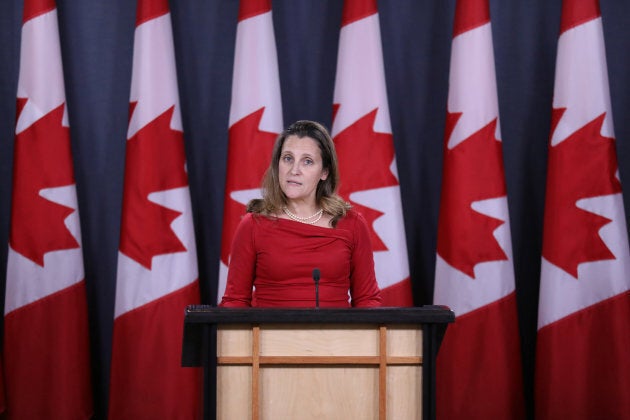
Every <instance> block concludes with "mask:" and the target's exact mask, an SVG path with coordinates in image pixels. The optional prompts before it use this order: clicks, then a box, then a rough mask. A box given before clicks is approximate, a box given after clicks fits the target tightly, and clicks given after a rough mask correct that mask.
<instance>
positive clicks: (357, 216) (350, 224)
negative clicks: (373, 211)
mask: <svg viewBox="0 0 630 420" xmlns="http://www.w3.org/2000/svg"><path fill="white" fill-rule="evenodd" d="M358 226H367V221H366V220H365V218H364V217H363V215H362V214H361V213H359V212H358V211H356V210H355V209H348V211H347V212H346V215H345V216H344V217H342V218H341V219H340V220H339V223H338V224H337V227H338V228H340V229H356V228H357V227H358Z"/></svg>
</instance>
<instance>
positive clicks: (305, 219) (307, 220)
mask: <svg viewBox="0 0 630 420" xmlns="http://www.w3.org/2000/svg"><path fill="white" fill-rule="evenodd" d="M282 211H283V212H284V214H286V215H287V216H289V219H291V220H294V221H296V222H300V223H306V224H309V225H314V224H315V223H317V222H319V220H320V219H321V218H322V214H323V213H324V210H323V209H319V211H318V212H316V213H315V214H313V215H310V216H307V217H300V216H298V215H297V214H293V213H291V212H290V211H289V209H288V208H286V207H282ZM311 219H312V220H311Z"/></svg>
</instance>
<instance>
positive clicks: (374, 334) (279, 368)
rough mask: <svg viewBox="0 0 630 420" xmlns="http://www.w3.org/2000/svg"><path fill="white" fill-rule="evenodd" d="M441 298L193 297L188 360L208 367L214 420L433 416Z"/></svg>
mask: <svg viewBox="0 0 630 420" xmlns="http://www.w3.org/2000/svg"><path fill="white" fill-rule="evenodd" d="M454 319H455V316H454V314H453V312H452V311H451V310H449V309H448V308H446V307H443V306H423V307H416V308H373V309H354V308H353V309H327V308H309V309H271V308H243V309H237V308H217V307H213V306H204V305H192V306H189V307H187V308H186V314H185V320H184V343H183V351H182V365H183V366H204V372H205V378H204V380H205V384H206V391H205V392H206V394H205V398H204V401H205V403H204V417H205V418H208V419H214V418H217V419H229V420H232V419H252V420H266V419H273V420H275V419H344V420H345V419H380V420H384V419H420V418H424V419H433V418H435V359H436V356H437V352H438V348H439V346H440V342H441V340H442V337H443V335H444V332H445V330H446V326H447V324H448V323H449V322H453V321H454Z"/></svg>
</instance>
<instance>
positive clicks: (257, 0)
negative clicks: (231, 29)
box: [238, 0, 271, 22]
mask: <svg viewBox="0 0 630 420" xmlns="http://www.w3.org/2000/svg"><path fill="white" fill-rule="evenodd" d="M267 12H271V1H270V0H241V4H240V5H239V8H238V21H239V22H241V21H243V20H245V19H249V18H250V17H254V16H258V15H262V14H263V13H267Z"/></svg>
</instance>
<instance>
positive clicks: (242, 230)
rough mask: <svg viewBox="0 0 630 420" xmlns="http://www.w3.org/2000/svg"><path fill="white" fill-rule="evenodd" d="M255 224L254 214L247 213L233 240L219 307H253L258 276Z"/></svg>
mask: <svg viewBox="0 0 630 420" xmlns="http://www.w3.org/2000/svg"><path fill="white" fill-rule="evenodd" d="M254 223H255V221H254V219H253V217H252V214H251V213H247V214H246V215H245V216H244V217H243V219H242V220H241V222H240V223H239V225H238V226H237V227H236V232H235V233H234V238H233V239H232V248H231V252H230V265H229V268H228V276H227V284H226V286H225V293H224V294H223V298H222V299H221V303H220V304H219V306H223V307H248V306H251V303H252V287H253V283H254V276H255V275H256V268H255V267H256V249H255V246H254Z"/></svg>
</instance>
